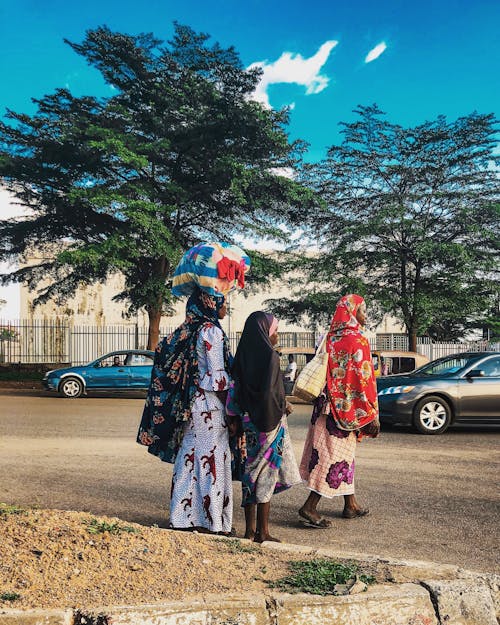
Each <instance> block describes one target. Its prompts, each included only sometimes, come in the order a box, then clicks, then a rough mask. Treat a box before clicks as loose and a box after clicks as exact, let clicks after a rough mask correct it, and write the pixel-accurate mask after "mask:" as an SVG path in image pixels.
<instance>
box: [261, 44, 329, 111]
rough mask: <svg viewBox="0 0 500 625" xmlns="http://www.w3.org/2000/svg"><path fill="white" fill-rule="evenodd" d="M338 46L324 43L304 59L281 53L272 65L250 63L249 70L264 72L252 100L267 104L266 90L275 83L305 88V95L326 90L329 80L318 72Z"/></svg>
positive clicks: (290, 53) (263, 62)
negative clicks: (257, 69) (256, 69)
mask: <svg viewBox="0 0 500 625" xmlns="http://www.w3.org/2000/svg"><path fill="white" fill-rule="evenodd" d="M337 44H338V41H325V43H324V44H323V45H322V46H321V47H320V48H319V50H318V51H317V52H316V54H314V55H313V56H311V57H309V58H308V59H305V58H304V57H303V56H302V55H301V54H293V53H292V52H283V54H282V55H281V56H280V58H279V59H278V60H277V61H274V63H268V62H267V61H258V62H257V63H252V65H250V67H249V69H251V68H253V67H261V68H262V69H263V70H264V73H263V75H262V78H261V81H260V83H259V84H258V85H257V88H256V89H255V92H254V94H253V99H254V100H257V101H258V102H262V103H263V104H265V105H266V106H270V104H269V96H268V94H267V88H268V86H269V85H273V84H277V83H289V84H296V85H303V86H304V87H306V95H311V94H314V93H320V91H323V89H326V87H327V85H328V82H329V78H328V76H324V75H322V74H320V70H321V68H322V67H323V65H324V64H325V63H326V61H327V60H328V57H329V56H330V52H331V51H332V50H333V48H334V47H335V46H336V45H337Z"/></svg>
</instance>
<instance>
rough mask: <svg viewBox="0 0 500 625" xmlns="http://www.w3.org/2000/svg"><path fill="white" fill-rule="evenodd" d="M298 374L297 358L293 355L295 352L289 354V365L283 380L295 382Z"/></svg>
mask: <svg viewBox="0 0 500 625" xmlns="http://www.w3.org/2000/svg"><path fill="white" fill-rule="evenodd" d="M296 375H297V363H296V362H295V358H294V357H293V354H289V355H288V365H287V368H286V370H285V373H284V375H283V380H284V381H285V382H294V381H295V376H296Z"/></svg>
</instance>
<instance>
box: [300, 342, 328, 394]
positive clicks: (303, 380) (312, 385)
mask: <svg viewBox="0 0 500 625" xmlns="http://www.w3.org/2000/svg"><path fill="white" fill-rule="evenodd" d="M327 334H328V333H327V332H326V333H325V336H324V337H323V340H322V341H321V343H320V344H319V345H318V350H317V351H316V354H315V355H314V358H313V359H312V360H311V361H309V362H308V363H307V364H306V366H305V367H304V368H303V369H302V371H301V372H300V373H299V375H298V376H297V379H296V380H295V384H294V385H293V391H292V395H294V396H295V397H298V398H299V399H303V400H304V401H314V400H315V399H316V398H317V397H319V395H320V393H321V391H322V390H323V389H324V388H325V383H326V369H327V366H328V353H327V352H326V350H325V346H326V337H327Z"/></svg>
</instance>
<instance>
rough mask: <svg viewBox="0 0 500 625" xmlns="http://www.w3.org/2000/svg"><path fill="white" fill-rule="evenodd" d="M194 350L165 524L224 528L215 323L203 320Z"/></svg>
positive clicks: (227, 456)
mask: <svg viewBox="0 0 500 625" xmlns="http://www.w3.org/2000/svg"><path fill="white" fill-rule="evenodd" d="M196 349H197V353H198V367H199V373H200V378H199V387H198V390H197V392H196V395H195V400H194V404H193V407H192V410H191V418H190V419H189V420H188V421H186V424H185V426H184V437H183V440H182V446H181V448H180V450H179V453H178V454H177V458H176V461H175V465H174V471H173V476H172V495H171V500H170V525H171V527H173V528H176V529H188V528H193V527H203V528H205V529H207V530H210V531H211V532H224V533H226V532H230V531H231V522H232V513H233V488H232V482H231V453H230V449H229V434H228V428H227V426H226V418H225V417H226V412H225V406H224V405H223V404H222V402H221V401H220V400H219V398H218V397H217V395H216V393H215V392H216V391H225V390H227V389H228V388H229V382H230V377H229V373H228V372H227V371H226V370H225V369H224V355H223V334H222V331H221V330H220V328H218V327H217V326H214V325H211V324H205V325H204V326H203V328H202V329H201V330H200V333H199V336H198V341H197V344H196Z"/></svg>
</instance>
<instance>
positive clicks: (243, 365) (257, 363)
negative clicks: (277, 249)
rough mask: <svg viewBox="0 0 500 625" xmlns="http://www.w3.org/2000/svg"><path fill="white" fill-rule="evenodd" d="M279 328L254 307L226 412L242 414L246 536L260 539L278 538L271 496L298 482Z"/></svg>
mask: <svg viewBox="0 0 500 625" xmlns="http://www.w3.org/2000/svg"><path fill="white" fill-rule="evenodd" d="M277 331H278V320H277V319H276V318H275V317H273V315H270V314H267V313H264V312H261V311H257V312H254V313H252V314H251V315H250V316H249V317H248V319H247V320H246V322H245V327H244V329H243V333H242V335H241V338H240V342H239V344H238V349H237V350H236V355H235V357H234V363H233V367H232V370H231V371H232V376H233V380H234V384H233V386H232V387H231V389H230V391H229V398H228V405H227V411H228V414H229V415H239V416H240V418H241V425H242V430H243V436H242V438H241V444H240V450H241V453H242V459H243V469H242V472H243V474H242V476H241V482H242V493H243V496H242V504H241V505H242V506H243V507H244V509H245V525H246V527H245V538H249V539H251V540H254V541H255V542H258V543H261V542H264V541H265V540H272V541H276V542H279V541H278V539H276V538H274V537H273V536H271V534H270V532H269V509H270V502H271V497H272V495H273V494H275V493H279V492H281V491H283V490H285V489H287V488H290V487H291V486H292V485H293V484H297V483H299V482H300V475H299V471H298V467H297V462H296V460H295V456H294V453H293V448H292V442H291V440H290V434H289V432H288V424H287V418H286V417H287V414H289V413H290V412H291V410H292V407H291V405H290V404H288V402H287V401H286V398H285V389H284V386H283V378H282V375H281V370H280V359H279V356H278V354H277V352H276V351H275V349H274V346H275V345H276V343H277V341H278V334H277Z"/></svg>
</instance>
